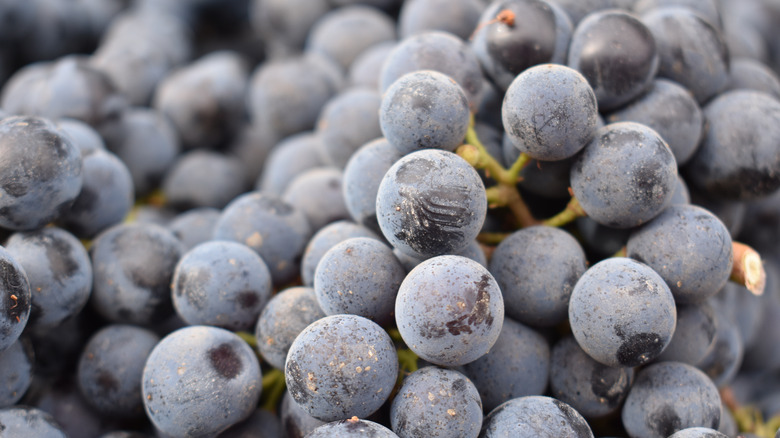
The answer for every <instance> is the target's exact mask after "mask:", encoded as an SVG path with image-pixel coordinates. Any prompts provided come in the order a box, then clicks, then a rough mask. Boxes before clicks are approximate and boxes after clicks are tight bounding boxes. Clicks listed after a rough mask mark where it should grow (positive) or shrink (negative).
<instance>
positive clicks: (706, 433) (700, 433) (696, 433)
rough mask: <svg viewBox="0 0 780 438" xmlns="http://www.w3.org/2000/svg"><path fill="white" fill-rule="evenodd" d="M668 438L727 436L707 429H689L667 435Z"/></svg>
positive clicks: (722, 437) (723, 437)
mask: <svg viewBox="0 0 780 438" xmlns="http://www.w3.org/2000/svg"><path fill="white" fill-rule="evenodd" d="M669 438H728V435H724V434H722V433H720V432H718V431H717V430H714V429H710V428H709V427H689V428H687V429H682V430H678V431H677V432H675V433H673V434H671V435H669Z"/></svg>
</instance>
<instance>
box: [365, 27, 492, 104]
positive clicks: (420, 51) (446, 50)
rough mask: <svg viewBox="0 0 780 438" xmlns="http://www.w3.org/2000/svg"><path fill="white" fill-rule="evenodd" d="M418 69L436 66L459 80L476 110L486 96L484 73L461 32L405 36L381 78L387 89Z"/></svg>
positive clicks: (440, 70)
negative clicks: (483, 88)
mask: <svg viewBox="0 0 780 438" xmlns="http://www.w3.org/2000/svg"><path fill="white" fill-rule="evenodd" d="M417 70H435V71H437V72H439V73H443V74H445V75H447V76H449V77H451V78H452V79H454V80H455V82H457V83H458V85H460V86H461V88H462V89H463V92H464V93H466V98H467V99H468V102H469V108H470V109H472V110H474V109H476V108H477V106H478V105H479V102H480V100H481V98H482V92H483V90H482V84H483V82H482V81H483V75H482V69H481V68H480V66H479V61H478V60H477V57H476V56H475V55H474V52H472V50H471V48H470V47H469V46H468V45H467V44H466V43H465V42H464V41H463V40H462V39H460V38H458V37H457V36H455V35H453V34H451V33H448V32H442V31H438V30H431V31H426V32H421V33H418V34H415V35H412V36H409V37H406V38H404V39H403V40H401V41H400V42H399V43H398V45H397V46H396V47H395V48H394V49H393V51H392V52H390V54H389V55H388V56H387V59H385V62H384V64H383V65H382V73H381V76H380V78H379V90H380V92H382V93H384V92H386V91H387V89H388V88H390V85H392V84H393V82H395V81H396V80H398V78H400V77H401V76H403V75H405V74H407V73H411V72H414V71H417Z"/></svg>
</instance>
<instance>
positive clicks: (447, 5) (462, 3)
mask: <svg viewBox="0 0 780 438" xmlns="http://www.w3.org/2000/svg"><path fill="white" fill-rule="evenodd" d="M482 9H484V6H483V5H482V4H481V3H480V2H479V0H457V1H452V0H408V1H405V2H404V3H403V4H402V5H401V11H400V12H399V14H398V34H399V36H400V37H401V38H406V37H408V36H411V35H414V34H416V33H421V32H425V31H429V30H441V31H444V32H449V33H451V34H453V35H456V36H458V37H460V38H463V39H464V40H467V39H468V38H469V37H470V36H471V34H472V33H473V32H474V28H475V27H476V26H477V22H478V21H479V16H480V13H481V12H482Z"/></svg>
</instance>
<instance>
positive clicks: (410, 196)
mask: <svg viewBox="0 0 780 438" xmlns="http://www.w3.org/2000/svg"><path fill="white" fill-rule="evenodd" d="M484 187H485V186H484V185H483V184H482V181H481V180H480V178H479V174H477V172H476V171H475V170H474V168H473V167H471V166H469V165H468V163H466V161H464V160H463V159H462V158H460V157H458V156H457V155H455V154H453V153H452V152H447V151H442V150H438V149H427V150H421V151H416V152H413V153H411V154H408V155H406V156H404V157H403V158H401V159H400V160H398V161H397V162H396V163H395V164H393V166H392V167H391V168H390V169H389V170H388V171H387V173H386V174H385V176H384V177H383V178H382V182H381V183H380V184H379V191H378V193H377V197H376V211H377V220H378V222H379V227H380V228H381V230H382V234H384V236H385V238H386V239H387V240H388V241H389V242H390V244H392V245H393V246H394V247H396V248H398V249H399V250H400V251H401V252H403V253H405V254H407V255H410V256H412V257H418V258H428V257H432V256H435V255H440V254H448V253H453V252H457V251H459V250H462V249H463V248H465V247H466V245H468V244H469V242H471V241H473V240H474V239H475V238H476V237H477V234H478V233H479V231H480V228H481V227H482V224H483V222H484V220H485V215H486V214H487V199H486V198H485V192H484Z"/></svg>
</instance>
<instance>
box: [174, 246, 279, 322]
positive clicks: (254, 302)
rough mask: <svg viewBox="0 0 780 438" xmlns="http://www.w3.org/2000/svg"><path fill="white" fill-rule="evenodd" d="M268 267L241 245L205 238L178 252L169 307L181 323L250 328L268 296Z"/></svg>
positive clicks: (269, 273)
mask: <svg viewBox="0 0 780 438" xmlns="http://www.w3.org/2000/svg"><path fill="white" fill-rule="evenodd" d="M272 292H273V290H272V284H271V272H270V271H269V270H268V267H267V266H266V264H265V262H264V261H263V259H261V258H260V256H259V255H258V254H257V253H256V252H255V251H253V250H252V249H251V248H249V247H248V246H246V245H243V244H240V243H238V242H230V241H209V242H204V243H201V244H200V245H197V246H195V247H194V248H192V249H191V250H189V251H187V252H186V253H184V255H182V257H181V259H180V260H179V262H178V263H177V264H176V270H175V271H174V273H173V279H172V283H171V294H172V296H173V306H174V308H175V309H176V313H177V314H178V315H179V316H180V317H181V318H182V320H184V321H185V322H186V323H187V324H190V325H197V324H204V325H213V326H217V327H222V328H226V329H228V330H233V331H238V330H251V329H252V328H253V327H254V326H255V324H256V323H257V317H258V316H259V315H260V312H261V311H262V309H263V307H265V305H266V303H267V302H268V300H269V299H270V297H271V293H272Z"/></svg>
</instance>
